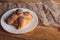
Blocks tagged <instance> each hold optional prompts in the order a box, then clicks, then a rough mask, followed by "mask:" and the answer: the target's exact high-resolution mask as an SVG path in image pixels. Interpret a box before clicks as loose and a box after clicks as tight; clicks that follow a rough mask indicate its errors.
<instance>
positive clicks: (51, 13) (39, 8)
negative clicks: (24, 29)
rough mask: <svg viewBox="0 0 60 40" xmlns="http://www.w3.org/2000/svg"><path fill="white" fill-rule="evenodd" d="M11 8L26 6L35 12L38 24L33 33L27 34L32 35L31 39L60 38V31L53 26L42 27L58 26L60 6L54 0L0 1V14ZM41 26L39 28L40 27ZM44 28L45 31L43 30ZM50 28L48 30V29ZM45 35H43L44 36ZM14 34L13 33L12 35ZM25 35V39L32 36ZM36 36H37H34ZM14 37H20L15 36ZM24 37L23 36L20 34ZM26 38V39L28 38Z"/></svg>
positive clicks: (51, 39) (47, 39) (53, 39)
mask: <svg viewBox="0 0 60 40" xmlns="http://www.w3.org/2000/svg"><path fill="white" fill-rule="evenodd" d="M13 8H28V9H30V10H32V11H34V12H36V14H37V16H38V19H39V24H38V26H37V28H38V29H35V31H34V32H33V33H35V32H36V33H35V34H33V33H31V34H30V33H29V34H27V35H31V36H32V35H33V36H32V38H33V40H37V39H38V40H40V39H41V40H60V33H59V32H58V31H57V30H56V29H55V28H56V27H55V28H53V27H43V26H41V25H45V26H60V8H59V5H58V4H56V3H55V2H54V1H50V0H49V1H46V2H36V3H32V2H0V16H2V15H3V14H4V13H5V12H6V11H8V10H10V9H13ZM40 26H41V28H40ZM44 29H45V30H46V31H44ZM49 30H50V31H49ZM37 32H38V33H37ZM39 35H40V36H39ZM44 35H45V36H44ZM13 36H14V35H13ZM31 36H30V38H29V37H25V38H26V39H27V38H29V39H30V40H32V38H31ZM36 36H37V37H36ZM16 37H20V36H17V35H16ZM22 37H24V36H22ZM29 39H28V40H29ZM22 40H24V39H22Z"/></svg>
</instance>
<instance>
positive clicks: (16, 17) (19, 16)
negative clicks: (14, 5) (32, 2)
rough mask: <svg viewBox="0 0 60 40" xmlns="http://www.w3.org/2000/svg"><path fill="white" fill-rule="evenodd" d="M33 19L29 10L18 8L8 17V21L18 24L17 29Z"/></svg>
mask: <svg viewBox="0 0 60 40" xmlns="http://www.w3.org/2000/svg"><path fill="white" fill-rule="evenodd" d="M31 19H32V15H31V14H30V13H29V12H23V11H22V10H16V12H15V13H14V14H12V15H11V16H10V17H9V18H8V19H7V23H8V24H12V25H14V26H16V28H17V29H20V28H22V27H24V26H25V25H26V24H28V23H29V22H30V21H31Z"/></svg>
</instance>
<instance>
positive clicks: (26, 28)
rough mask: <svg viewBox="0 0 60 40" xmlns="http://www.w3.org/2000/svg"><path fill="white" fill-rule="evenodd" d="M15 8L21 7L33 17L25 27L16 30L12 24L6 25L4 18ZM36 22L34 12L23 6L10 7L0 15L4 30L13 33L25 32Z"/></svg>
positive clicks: (33, 26) (36, 18)
mask: <svg viewBox="0 0 60 40" xmlns="http://www.w3.org/2000/svg"><path fill="white" fill-rule="evenodd" d="M17 9H22V10H23V11H24V12H25V11H28V12H30V13H31V14H32V16H33V19H32V20H31V22H30V23H29V24H27V25H26V26H25V27H23V28H21V29H20V30H17V29H16V28H15V27H14V26H12V25H8V24H7V23H6V22H5V19H6V18H7V17H8V16H9V15H10V14H12V12H13V11H16V10H17ZM37 24H38V17H37V15H36V13H35V12H33V11H31V10H29V9H25V8H15V9H11V10H9V11H7V12H6V13H5V14H4V15H3V16H2V17H1V25H2V27H3V29H4V30H6V31H7V32H9V33H13V34H23V33H26V32H29V31H31V30H33V29H34V28H35V27H36V26H37Z"/></svg>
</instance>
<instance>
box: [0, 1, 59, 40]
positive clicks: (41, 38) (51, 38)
mask: <svg viewBox="0 0 60 40" xmlns="http://www.w3.org/2000/svg"><path fill="white" fill-rule="evenodd" d="M2 3H3V2H2ZM4 5H5V3H3V5H1V3H0V16H1V15H2V13H4V12H6V11H7V10H8V7H6V5H7V6H8V4H6V5H5V6H4ZM13 5H14V4H13ZM13 7H14V8H15V5H14V6H13ZM9 9H10V8H9ZM1 10H2V11H1ZM59 30H60V29H58V28H57V27H51V26H49V27H47V26H42V25H38V26H37V27H36V28H35V29H34V30H33V31H31V32H29V33H25V34H18V35H16V34H11V33H8V32H6V31H5V30H3V28H2V26H1V25H0V40H60V31H59Z"/></svg>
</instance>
